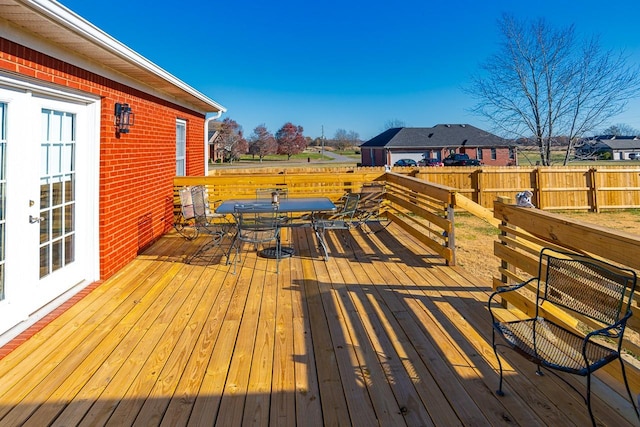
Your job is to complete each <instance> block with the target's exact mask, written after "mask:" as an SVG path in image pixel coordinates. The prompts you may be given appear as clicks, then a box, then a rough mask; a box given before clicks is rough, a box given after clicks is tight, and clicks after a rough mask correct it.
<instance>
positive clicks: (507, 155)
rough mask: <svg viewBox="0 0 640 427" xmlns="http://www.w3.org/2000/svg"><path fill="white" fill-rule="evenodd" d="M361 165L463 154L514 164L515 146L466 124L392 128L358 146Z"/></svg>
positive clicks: (499, 163)
mask: <svg viewBox="0 0 640 427" xmlns="http://www.w3.org/2000/svg"><path fill="white" fill-rule="evenodd" d="M360 150H361V151H360V153H361V154H360V155H361V158H362V166H384V165H393V164H394V163H395V162H396V161H398V160H399V159H413V160H415V161H418V160H420V159H422V158H423V157H427V158H436V159H440V160H442V159H444V158H445V157H446V156H448V155H449V154H451V153H466V154H468V155H469V157H470V158H472V159H478V160H480V161H482V163H484V164H485V165H496V166H506V165H512V164H513V165H514V164H516V159H517V156H516V149H515V146H514V145H513V144H511V143H510V142H509V141H507V140H506V139H503V138H500V137H499V136H496V135H493V134H491V133H489V132H486V131H484V130H481V129H478V128H477V127H474V126H471V125H467V124H455V125H446V124H440V125H436V126H434V127H431V128H393V129H388V130H386V131H384V132H382V133H381V134H380V135H378V136H376V137H373V138H371V139H370V140H369V141H367V142H365V143H364V144H362V145H360Z"/></svg>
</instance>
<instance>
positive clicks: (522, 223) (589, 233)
mask: <svg viewBox="0 0 640 427" xmlns="http://www.w3.org/2000/svg"><path fill="white" fill-rule="evenodd" d="M494 216H495V218H496V219H497V220H499V221H501V225H500V230H501V235H500V237H499V241H496V242H495V244H494V254H495V255H496V257H498V258H499V259H500V261H501V268H500V271H499V272H498V273H499V275H500V277H495V278H494V279H493V287H494V289H495V288H497V287H499V286H505V285H507V284H513V283H519V282H522V281H524V280H526V279H528V278H529V277H535V276H537V274H538V254H539V252H540V250H541V248H542V247H552V248H554V249H559V250H566V251H570V252H579V253H584V254H587V255H590V256H592V257H595V258H599V259H602V260H605V261H608V262H611V263H613V264H617V265H622V266H627V267H629V268H632V269H635V270H640V258H639V257H638V256H637V254H638V247H640V237H638V236H635V235H630V234H627V233H624V232H621V231H617V230H612V229H608V228H604V227H599V226H597V225H593V224H589V223H585V222H582V221H579V220H574V219H571V218H567V217H565V216H562V215H559V214H554V213H550V212H543V211H540V210H538V209H529V208H523V207H517V206H514V205H512V204H508V203H505V202H504V201H496V202H495V204H494ZM510 294H511V295H510V296H509V297H508V298H507V299H506V300H503V301H504V302H506V303H507V304H508V307H509V308H510V309H512V310H514V309H515V312H516V313H517V312H520V315H522V313H525V314H526V315H527V316H531V315H534V309H535V308H534V307H535V301H534V299H535V289H534V288H527V289H526V290H525V289H523V291H522V292H512V293H510ZM545 304H546V303H545ZM544 310H545V312H544V315H545V316H546V317H549V318H552V319H553V320H555V321H558V322H560V323H561V324H562V325H563V326H565V327H567V328H568V329H570V330H574V331H578V332H580V324H581V322H587V323H588V322H591V321H590V320H589V319H586V318H578V317H575V316H574V315H572V314H571V312H569V311H566V310H562V309H561V308H559V307H558V306H553V305H552V304H549V305H546V306H545V309H544ZM632 310H633V316H632V317H631V318H630V320H629V322H628V324H627V332H626V333H625V341H624V344H623V347H624V348H625V349H626V350H628V351H629V352H630V353H631V354H634V355H636V356H637V355H640V335H639V333H640V308H639V307H638V292H636V295H635V301H634V304H633V307H632ZM509 315H513V313H510V314H507V316H509ZM516 315H517V314H516ZM633 365H634V366H630V367H629V369H627V376H628V378H629V380H630V381H629V382H630V385H631V388H632V391H634V392H635V393H638V391H640V370H638V369H637V366H638V364H637V363H635V364H633ZM627 366H628V364H627ZM604 369H606V372H608V373H609V374H610V375H611V376H613V377H614V378H616V379H617V380H619V381H622V376H621V373H620V365H619V364H611V365H607V366H606V367H605V368H604Z"/></svg>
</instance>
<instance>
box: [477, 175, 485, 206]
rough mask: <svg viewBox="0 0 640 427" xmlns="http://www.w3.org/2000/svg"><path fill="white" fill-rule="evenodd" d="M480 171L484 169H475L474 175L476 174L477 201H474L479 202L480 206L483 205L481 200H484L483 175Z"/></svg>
mask: <svg viewBox="0 0 640 427" xmlns="http://www.w3.org/2000/svg"><path fill="white" fill-rule="evenodd" d="M482 172H484V170H483V169H482V168H479V169H478V170H477V171H476V176H477V179H476V194H477V201H476V203H477V204H479V205H480V206H483V207H484V204H483V203H482V201H483V200H484V194H483V191H484V185H483V182H482V180H483V176H484V175H483V174H482Z"/></svg>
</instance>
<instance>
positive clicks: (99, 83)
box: [0, 38, 204, 279]
mask: <svg viewBox="0 0 640 427" xmlns="http://www.w3.org/2000/svg"><path fill="white" fill-rule="evenodd" d="M0 69H3V70H7V71H12V72H17V73H20V74H23V75H26V76H31V77H34V78H36V79H39V80H42V81H45V82H53V83H56V84H58V85H60V86H63V87H67V88H73V89H79V90H82V91H84V92H88V93H91V94H94V95H98V96H100V97H101V98H102V104H101V111H100V207H99V213H100V232H99V235H100V277H101V279H106V278H108V277H110V276H111V275H113V274H114V273H115V272H116V271H118V270H119V269H120V268H122V267H123V266H124V265H125V264H126V263H128V262H129V261H131V260H132V259H133V258H135V256H136V255H137V254H138V251H139V249H140V248H142V247H145V246H147V245H148V244H149V243H151V242H152V241H153V240H155V239H156V238H158V237H159V236H160V235H162V234H163V233H164V232H165V231H166V230H167V229H168V227H169V226H170V220H171V218H170V217H169V218H167V216H168V213H167V200H168V198H172V197H173V177H174V176H175V158H176V152H175V138H176V132H175V123H176V119H178V118H179V119H184V120H186V122H187V174H188V175H203V174H204V145H203V144H204V141H203V137H204V135H203V129H204V116H203V115H202V114H200V113H197V112H195V111H191V110H188V109H185V108H182V107H180V106H177V105H174V104H171V103H169V102H167V101H164V100H161V99H159V98H157V97H154V96H151V95H149V94H146V93H144V92H142V91H139V90H137V89H133V88H131V87H128V86H126V85H123V84H120V83H117V82H114V81H112V80H109V79H107V78H105V77H102V76H100V75H96V74H94V73H91V72H89V71H86V70H83V69H81V68H78V67H76V66H73V65H70V64H68V63H65V62H63V61H60V60H58V59H56V58H53V57H51V56H48V55H45V54H43V53H41V52H37V51H34V50H32V49H29V48H27V47H24V46H21V45H19V44H16V43H14V42H11V41H8V40H6V39H3V38H0ZM116 102H126V103H128V104H129V105H130V106H131V109H132V110H133V112H134V113H135V125H134V126H133V127H131V131H130V133H129V134H122V135H120V137H119V138H118V137H117V136H116V134H115V129H114V126H113V110H114V105H115V103H116ZM169 212H170V211H169Z"/></svg>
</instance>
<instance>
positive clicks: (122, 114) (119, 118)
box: [114, 102, 135, 133]
mask: <svg viewBox="0 0 640 427" xmlns="http://www.w3.org/2000/svg"><path fill="white" fill-rule="evenodd" d="M114 116H115V125H116V132H117V133H129V126H133V120H134V117H135V114H134V113H133V112H132V111H131V107H129V104H121V103H119V102H116V107H115V110H114Z"/></svg>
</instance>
